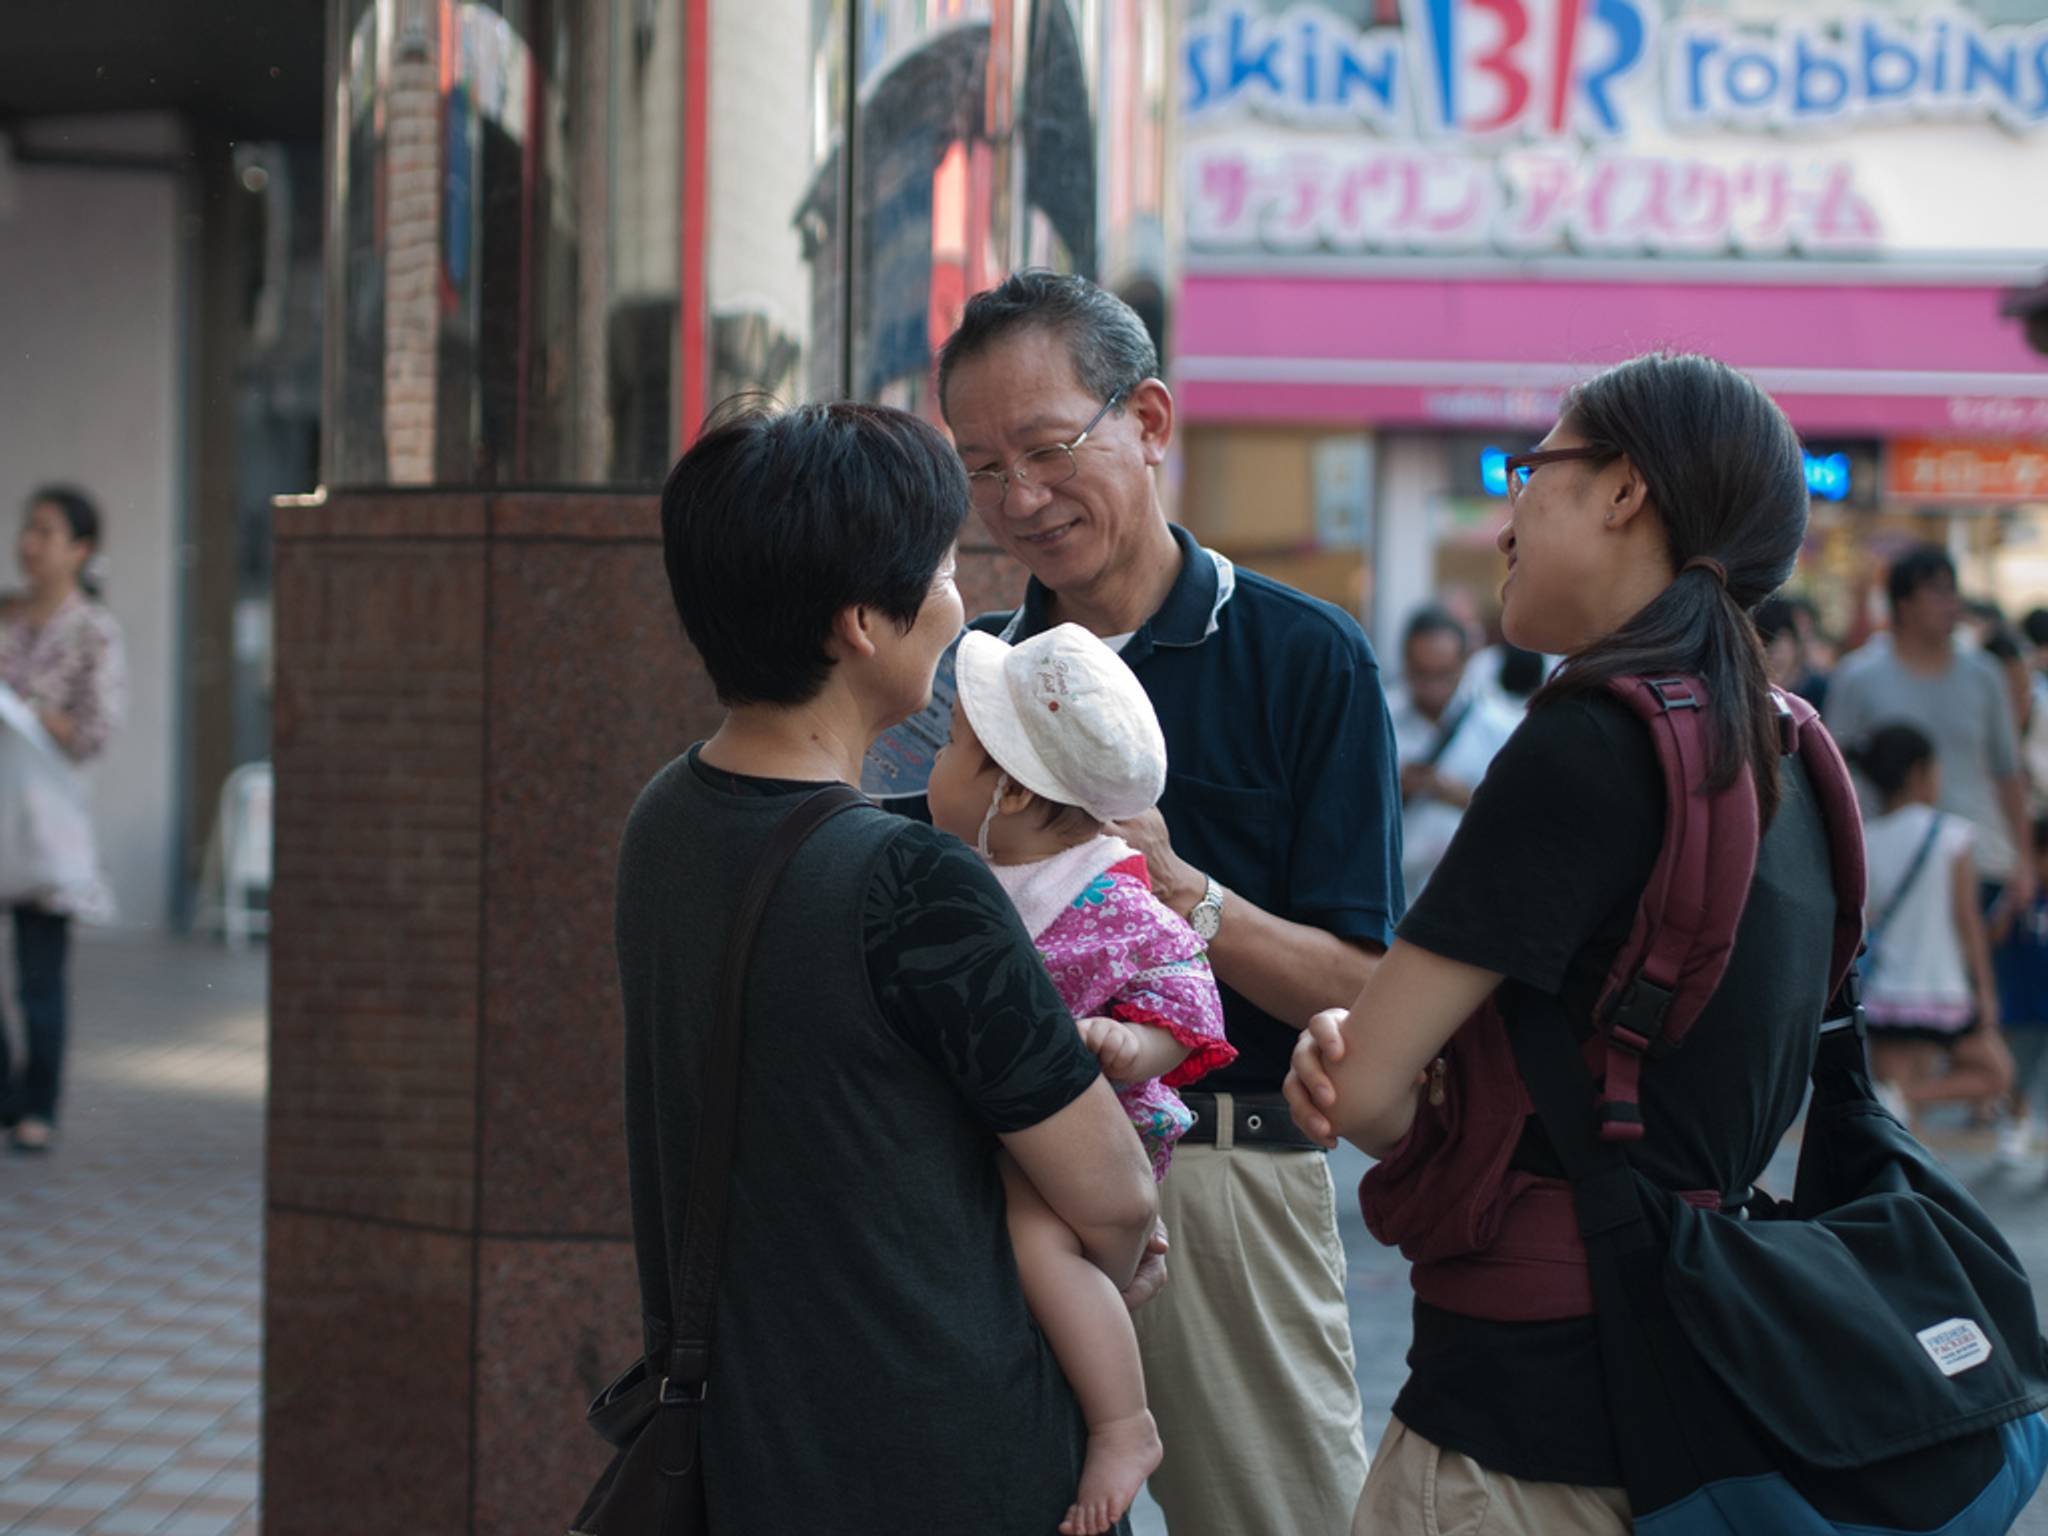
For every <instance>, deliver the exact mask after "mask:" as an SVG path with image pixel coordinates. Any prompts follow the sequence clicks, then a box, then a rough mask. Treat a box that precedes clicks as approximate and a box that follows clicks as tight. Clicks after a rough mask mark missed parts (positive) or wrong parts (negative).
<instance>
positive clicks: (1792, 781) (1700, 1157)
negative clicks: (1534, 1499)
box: [1394, 695, 1835, 1486]
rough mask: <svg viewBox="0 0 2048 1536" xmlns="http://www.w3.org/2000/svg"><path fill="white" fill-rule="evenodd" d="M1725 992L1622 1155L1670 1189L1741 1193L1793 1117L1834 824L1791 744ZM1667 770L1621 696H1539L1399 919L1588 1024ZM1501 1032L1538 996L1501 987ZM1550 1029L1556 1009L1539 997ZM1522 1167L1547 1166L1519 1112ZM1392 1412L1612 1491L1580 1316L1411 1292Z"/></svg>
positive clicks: (1649, 1080) (1648, 1098)
mask: <svg viewBox="0 0 2048 1536" xmlns="http://www.w3.org/2000/svg"><path fill="white" fill-rule="evenodd" d="M1783 768H1784V771H1783V773H1782V775H1781V779H1782V783H1783V787H1784V794H1783V800H1782V802H1781V804H1780V806H1779V810H1778V814H1777V816H1776V818H1775V819H1774V820H1773V821H1772V823H1771V826H1770V828H1769V830H1768V831H1767V832H1766V833H1765V836H1764V839H1763V846H1762V849H1761V851H1760V853H1759V855H1758V859H1757V870H1756V876H1755V879H1754V880H1753V882H1752V883H1751V886H1750V893H1749V901H1748V904H1747V906H1746V907H1745V908H1744V910H1743V916H1742V923H1741V927H1740V928H1739V929H1738V931H1737V935H1736V943H1735V949H1734V952H1733V954H1732V955H1731V957H1730V960H1729V964H1728V970H1727V973H1726V975H1725V976H1724V977H1723V979H1722V982H1721V985H1720V987H1719V989H1718V990H1717V991H1716V992H1715V994H1714V997H1713V999H1712V1001H1710V1002H1709V1003H1708V1005H1707V1007H1706V1009H1705V1011H1704V1012H1703V1013H1702V1014H1701V1015H1700V1017H1699V1019H1698V1021H1697V1022H1696V1023H1695V1024H1694V1026H1693V1028H1692V1031H1691V1033H1690V1034H1689V1035H1688V1036H1687V1038H1686V1042H1685V1045H1684V1047H1683V1048H1682V1049H1680V1050H1679V1051H1678V1052H1677V1053H1676V1054H1675V1055H1672V1056H1670V1057H1667V1058H1665V1059H1664V1060H1662V1061H1658V1062H1652V1063H1646V1064H1645V1066H1644V1068H1643V1074H1642V1106H1643V1119H1644V1123H1645V1126H1646V1134H1645V1136H1644V1139H1643V1140H1642V1141H1641V1142H1639V1143H1637V1144H1636V1145H1635V1147H1633V1148H1632V1149H1631V1150H1630V1153H1629V1156H1630V1159H1631V1160H1632V1161H1633V1162H1634V1163H1635V1164H1636V1166H1637V1167H1639V1168H1640V1169H1642V1171H1643V1172H1644V1173H1645V1174H1646V1175H1648V1176H1649V1177H1650V1178H1651V1179H1653V1180H1655V1181H1656V1182H1657V1183H1659V1184H1661V1185H1663V1186H1664V1187H1666V1188H1668V1189H1688V1190H1691V1189H1712V1190H1718V1191H1721V1192H1722V1193H1723V1194H1725V1195H1729V1196H1733V1197H1738V1198H1739V1197H1740V1196H1741V1195H1742V1194H1743V1193H1744V1192H1745V1191H1746V1190H1747V1189H1748V1188H1749V1186H1750V1185H1751V1183H1752V1182H1753V1181H1754V1180H1755V1179H1756V1178H1757V1176H1758V1175H1759V1174H1760V1173H1761V1172H1762V1171H1763V1169H1764V1166H1765V1164H1767V1163H1768V1162H1769V1161H1770V1158H1771V1155H1772V1153H1773V1152H1774V1151H1775V1150H1776V1148H1777V1145H1778V1143H1779V1141H1780V1140H1781V1139H1782V1138H1783V1136H1784V1134H1785V1131H1786V1130H1787V1129H1788V1128H1789V1127H1790V1126H1791V1124H1792V1122H1793V1121H1794V1120H1795V1119H1796V1118H1797V1116H1798V1114H1799V1107H1800V1103H1801V1101H1802V1099H1803V1097H1804V1094H1805V1090H1806V1082H1807V1075H1808V1072H1809V1071H1810V1069H1811V1067H1812V1062H1813V1051H1814V1045H1815V1041H1816V1032H1817V1029H1818V1024H1819V1020H1820V1016H1821V1011H1822V1009H1823V1007H1824V1006H1825V1004H1826V1001H1827V997H1826V993H1827V971H1828V964H1829V959H1830V955H1831V953H1832V947H1833V942H1834V918H1835V897H1834V887H1833V884H1832V882H1831V878H1830V875H1829V858H1828V845H1827V832H1826V827H1825V825H1824V823H1823V822H1822V820H1821V817H1820V811H1819V807H1818V806H1817V804H1816V803H1815V801H1814V797H1813V792H1812V789H1811V788H1810V786H1809V785H1808V783H1807V780H1806V776H1805V771H1804V769H1803V768H1802V767H1801V766H1800V765H1799V763H1798V761H1797V760H1796V759H1794V758H1787V759H1785V760H1784V761H1783ZM1663 820H1664V781H1663V774H1662V771H1661V770H1660V768H1659V767H1658V763H1657V756H1656V750H1655V747H1654V745H1653V744H1652V742H1651V739H1650V734H1649V730H1648V728H1647V727H1646V726H1645V725H1644V724H1643V722H1642V721H1640V720H1639V719H1637V718H1636V717H1635V715H1634V714H1633V713H1631V712H1630V710H1629V709H1628V707H1627V706H1626V705H1624V704H1622V703H1621V702H1620V701H1619V700H1618V699H1614V698H1610V697H1608V696H1606V695H1584V696H1578V697H1574V698H1569V699H1566V700H1562V701H1560V702H1558V703H1555V704H1550V705H1545V706H1543V707H1541V708H1539V709H1536V710H1534V711H1532V712H1531V713H1530V715H1529V718H1528V719H1527V720H1526V721H1525V722H1524V723H1523V725H1522V727H1521V729H1519V730H1518V731H1517V732H1516V733H1515V735H1514V736H1513V737H1512V738H1511V739H1510V740H1509V742H1508V744H1507V745H1506V746H1505V747H1504V748H1502V750H1501V752H1500V754H1499V756H1497V757H1496V758H1495V759H1494V760H1493V763H1492V765H1491V766H1490V767H1489V768H1488V769H1487V772H1486V777H1485V779H1484V780H1483V781H1482V782H1481V784H1480V786H1479V788H1478V790H1477V791H1476V792H1475V793H1474V795H1473V797H1472V804H1471V808H1470V809H1469V810H1468V811H1467V812H1466V813H1465V817H1464V820H1463V822H1462V823H1461V824H1460V826H1459V828H1458V834H1457V837H1456V838H1455V839H1454V840H1453V841H1452V843H1451V847H1450V849H1449V851H1448V852H1447V853H1446V854H1445V855H1444V859H1443V862H1442V863H1441V864H1439V865H1438V866H1437V869H1436V872H1435V873H1434V874H1433V875H1432V876H1431V877H1430V880H1429V883H1428V885H1427V886H1425V887H1424V888H1423V891H1422V893H1421V895H1420V897H1419V898H1418V899H1417V901H1416V903H1415V905H1414V906H1413V907H1412V908H1411V909H1410V910H1409V913H1408V915H1407V917H1406V919H1405V920H1404V921H1403V922H1402V924H1401V929H1400V936H1401V938H1403V939H1404V940H1406V941H1408V942H1409V943H1411V944H1414V945H1416V946H1418V947H1419V948H1422V949H1426V950H1429V951H1430V952H1431V953H1433V954H1438V955H1442V956H1444V957H1446V958H1448V959H1452V960H1461V961H1464V962H1465V963H1467V964H1469V965H1476V966H1480V967H1483V968H1484V969H1486V970H1490V971H1499V972H1501V973H1502V974H1503V975H1505V976H1507V977H1508V978H1509V979H1510V980H1511V981H1513V982H1517V983H1520V984H1522V985H1523V986H1525V987H1527V988H1528V989H1531V990H1532V991H1534V992H1537V993H1542V994H1546V995H1547V996H1548V997H1549V998H1553V999H1561V1000H1562V1006H1563V1010H1564V1013H1565V1015H1566V1017H1567V1018H1570V1019H1573V1020H1582V1021H1590V1020H1591V1017H1592V1012H1593V1007H1594V1005H1595V1003H1596V1002H1597V1000H1598V997H1599V993H1600V990H1601V987H1602V985H1603V984H1604V982H1605V980H1606V976H1607V970H1608V967H1609V966H1610V965H1611V964H1612V963H1613V961H1614V956H1615V953H1616V952H1617V951H1618V950H1619V949H1620V947H1621V945H1622V943H1623V942H1624V941H1625V940H1626V938H1627V936H1628V931H1629V927H1630V925H1631V923H1632V922H1633V921H1634V918H1635V913H1636V908H1637V905H1638V903H1639V902H1640V900H1641V897H1642V890H1643V886H1644V885H1645V883H1647V881H1648V879H1649V875H1650V870H1651V868H1652V866H1653V865H1654V864H1655V863H1656V859H1657V854H1658V851H1659V848H1660V847H1661V845H1662V841H1663ZM1500 1001H1501V1006H1502V1011H1503V1014H1504V1017H1505V1019H1506V1022H1507V1027H1508V1028H1509V1029H1511V1030H1512V1029H1515V1028H1517V1027H1527V1025H1528V1024H1529V1023H1530V1022H1531V1015H1532V1013H1533V1012H1535V1011H1536V1010H1535V1008H1533V1007H1532V1006H1531V1004H1530V1003H1529V1001H1528V1000H1526V999H1525V1000H1523V1001H1522V1002H1521V1003H1520V1004H1519V1005H1518V1001H1517V988H1515V987H1513V986H1510V987H1507V988H1504V989H1503V991H1502V993H1501V998H1500ZM1542 1012H1543V1015H1544V1018H1545V1021H1546V1022H1547V1023H1548V1025H1549V1027H1551V1028H1555V1027H1556V1026H1555V1012H1554V1009H1551V1008H1544V1009H1543V1010H1542ZM1515 1161H1516V1164H1517V1166H1519V1167H1523V1168H1528V1169H1531V1170H1533V1171H1537V1172H1545V1173H1555V1172H1558V1171H1559V1170H1558V1168H1557V1166H1556V1156H1555V1153H1554V1152H1552V1151H1551V1150H1550V1147H1549V1144H1548V1140H1547V1138H1545V1137H1544V1135H1543V1133H1542V1131H1541V1128H1540V1127H1539V1126H1537V1125H1535V1123H1534V1122H1533V1120H1532V1122H1531V1126H1530V1129H1529V1131H1528V1132H1527V1133H1526V1134H1525V1135H1524V1137H1523V1139H1522V1145H1521V1147H1520V1149H1519V1150H1518V1152H1517V1154H1516V1158H1515ZM1408 1364H1409V1372H1410V1374H1409V1379H1408V1384H1407V1385H1406V1386H1405V1387H1404V1388H1403V1389H1402V1392H1401V1396H1400V1398H1399V1399H1398V1400H1397V1401H1396V1403H1395V1405H1394V1412H1395V1414H1396V1415H1397V1416H1398V1417H1399V1418H1400V1419H1401V1420H1402V1422H1403V1423H1405V1424H1407V1425H1408V1426H1409V1427H1410V1428H1412V1429H1413V1430H1415V1431H1416V1432H1417V1433H1418V1434H1421V1435H1423V1436H1424V1437H1426V1438H1427V1439H1430V1440H1433V1441H1435V1442H1436V1443H1438V1444H1439V1445H1444V1446H1448V1447H1449V1448H1451V1449H1453V1450H1457V1451H1460V1452H1462V1453H1464V1454H1465V1455H1468V1456H1471V1457H1472V1458H1473V1459H1474V1460H1476V1461H1478V1462H1479V1463H1480V1464H1481V1465H1483V1466H1486V1467H1489V1468H1491V1469H1493V1470H1494V1471H1497V1472H1501V1473H1504V1474H1506V1475H1508V1476H1511V1477H1523V1478H1533V1479H1538V1480H1542V1481H1546V1482H1566V1483H1581V1484H1598V1485H1607V1486H1612V1485H1616V1484H1619V1483H1620V1482H1621V1475H1620V1471H1619V1469H1618V1468H1617V1466H1616V1465H1615V1461H1614V1450H1613V1444H1612V1435H1611V1432H1610V1430H1609V1427H1608V1421H1607V1413H1606V1404H1605V1396H1604V1393H1603V1392H1602V1391H1601V1389H1600V1362H1599V1349H1598V1344H1597V1341H1596V1339H1595V1337H1594V1329H1593V1323H1592V1320H1591V1319H1589V1318H1581V1319H1573V1320H1568V1321H1565V1322H1554V1323H1500V1322H1492V1321H1487V1320H1483V1319H1477V1318H1469V1317H1464V1316H1460V1315H1457V1314H1454V1313H1450V1312H1445V1311H1442V1310H1440V1309H1438V1308H1433V1307H1428V1306H1425V1305H1423V1304H1422V1303H1420V1302H1418V1303H1416V1307H1415V1343H1414V1347H1413V1348H1412V1349H1411V1350H1410V1352H1409V1356H1408Z"/></svg>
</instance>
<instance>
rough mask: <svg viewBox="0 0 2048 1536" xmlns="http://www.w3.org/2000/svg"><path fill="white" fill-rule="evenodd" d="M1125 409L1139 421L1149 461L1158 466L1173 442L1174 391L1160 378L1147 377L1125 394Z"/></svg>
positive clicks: (1139, 432) (1141, 438)
mask: <svg viewBox="0 0 2048 1536" xmlns="http://www.w3.org/2000/svg"><path fill="white" fill-rule="evenodd" d="M1124 409H1125V410H1126V411H1128V412H1129V413H1130V414H1131V415H1132V416H1133V417H1134V418H1135V419H1136V420H1137V423H1138V443H1139V448H1140V451H1142V452H1143V453H1144V455H1145V463H1146V464H1147V465H1149V466H1152V467H1154V468H1156V467H1157V466H1159V465H1161V464H1164V463H1165V462H1166V450H1167V449H1168V448H1169V447H1171V446H1172V444H1173V424H1174V404H1173V392H1172V391H1171V390H1169V389H1168V388H1167V387H1166V385H1165V384H1164V383H1163V382H1162V381H1160V380H1158V379H1146V380H1145V381H1144V382H1143V383H1141V384H1139V385H1138V386H1137V387H1136V388H1135V389H1133V390H1132V391H1131V392H1130V394H1129V395H1128V396H1126V397H1125V399H1124Z"/></svg>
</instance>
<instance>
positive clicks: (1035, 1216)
mask: <svg viewBox="0 0 2048 1536" xmlns="http://www.w3.org/2000/svg"><path fill="white" fill-rule="evenodd" d="M1001 1162H1002V1169H1003V1190H1004V1193H1005V1194H1006V1195H1007V1196H1008V1199H1009V1222H1010V1246H1011V1247H1012V1248H1013V1249H1014V1250H1015V1251H1016V1254H1017V1276H1018V1278H1019V1279H1020V1280H1021V1281H1022V1282H1023V1285H1024V1300H1025V1303H1026V1304H1027V1305H1028V1306H1029V1307H1030V1308H1031V1315H1032V1316H1033V1317H1034V1318H1036V1319H1037V1320H1038V1326H1039V1327H1040V1328H1042V1329H1044V1330H1045V1337H1046V1342H1047V1343H1049V1344H1051V1345H1052V1353H1053V1358H1054V1359H1056V1360H1058V1361H1059V1363H1060V1369H1061V1371H1063V1372H1064V1373H1065V1374H1066V1378H1067V1382H1068V1384H1069V1385H1070V1386H1072V1387H1073V1389H1074V1396H1075V1397H1076V1398H1078V1399H1079V1400H1080V1403H1081V1413H1082V1416H1083V1417H1084V1418H1085V1419H1086V1420H1087V1422H1088V1457H1087V1460H1086V1462H1084V1463H1083V1465H1082V1467H1081V1491H1080V1493H1079V1495H1078V1496H1077V1497H1076V1499H1075V1501H1074V1504H1073V1506H1072V1507H1071V1508H1070V1509H1068V1511H1067V1517H1066V1519H1065V1520H1063V1521H1061V1522H1060V1532H1061V1536H1101V1533H1103V1532H1105V1531H1107V1530H1109V1529H1110V1527H1111V1526H1113V1525H1115V1524H1116V1522H1117V1521H1118V1520H1120V1519H1122V1518H1123V1516H1124V1512H1125V1511H1126V1510H1127V1509H1129V1508H1130V1506H1131V1500H1132V1499H1134V1498H1136V1497H1137V1496H1138V1489H1139V1488H1140V1487H1141V1486H1142V1485H1143V1484H1144V1481H1145V1479H1146V1478H1147V1477H1149V1476H1151V1474H1152V1471H1153V1469H1154V1468H1156V1467H1157V1466H1158V1465H1159V1458H1160V1446H1159V1430H1158V1427H1157V1426H1156V1425H1155V1424H1154V1423H1153V1422H1152V1415H1151V1413H1150V1411H1149V1410H1148V1409H1147V1408H1146V1406H1145V1370H1144V1367H1143V1366H1142V1365H1141V1364H1139V1361H1138V1336H1137V1334H1136V1333H1135V1332H1133V1331H1132V1329H1131V1315H1130V1313H1129V1312H1128V1311H1126V1310H1125V1308H1124V1301H1123V1297H1121V1296H1119V1295H1118V1294H1117V1290H1116V1286H1115V1285H1113V1284H1112V1283H1111V1282H1110V1278H1109V1276H1107V1275H1105V1274H1104V1273H1103V1272H1102V1271H1101V1270H1099V1269H1097V1268H1096V1267H1095V1266H1094V1265H1093V1264H1091V1263H1090V1262H1089V1261H1088V1257H1087V1255H1086V1254H1084V1253H1083V1252H1082V1251H1081V1240H1080V1239H1079V1238H1078V1237H1076V1236H1075V1235H1074V1233H1073V1230H1072V1229H1071V1228H1070V1227H1068V1226H1067V1224H1066V1223H1065V1222H1064V1221H1061V1220H1060V1218H1059V1216H1058V1214H1057V1213H1055V1212H1054V1210H1053V1208H1052V1207H1051V1206H1049V1205H1047V1204H1046V1203H1045V1197H1044V1196H1043V1195H1041V1194H1039V1192H1038V1188H1037V1186H1036V1185H1034V1184H1033V1183H1032V1182H1031V1180H1030V1179H1028V1178H1026V1177H1025V1176H1024V1171H1023V1170H1022V1169H1021V1168H1019V1167H1018V1166H1017V1165H1016V1163H1015V1162H1013V1161H1012V1160H1011V1159H1010V1157H1009V1156H1008V1155H1007V1154H1002V1155H1001Z"/></svg>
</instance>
